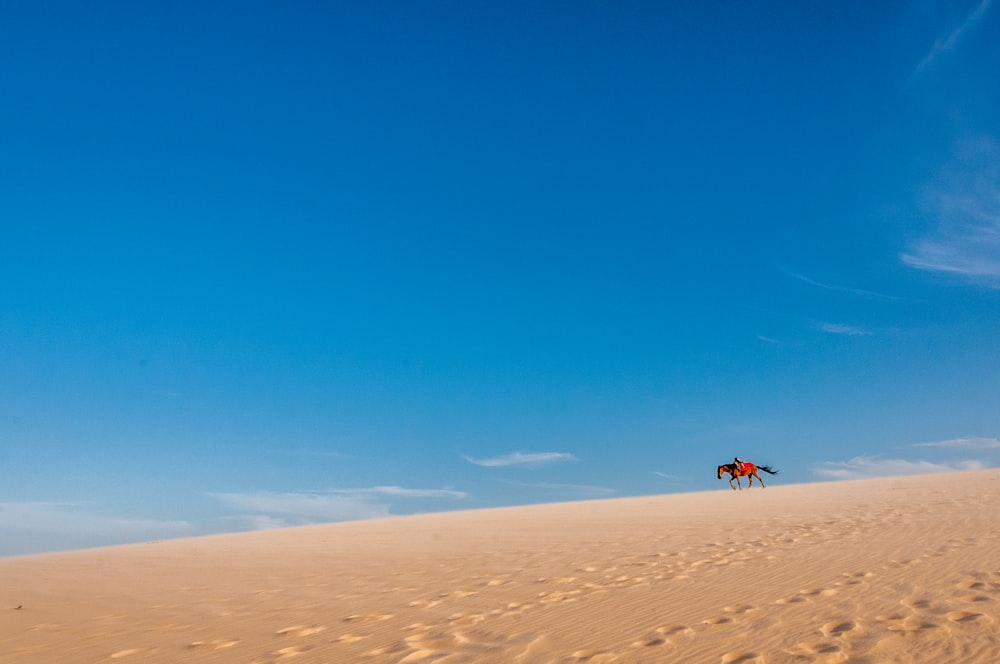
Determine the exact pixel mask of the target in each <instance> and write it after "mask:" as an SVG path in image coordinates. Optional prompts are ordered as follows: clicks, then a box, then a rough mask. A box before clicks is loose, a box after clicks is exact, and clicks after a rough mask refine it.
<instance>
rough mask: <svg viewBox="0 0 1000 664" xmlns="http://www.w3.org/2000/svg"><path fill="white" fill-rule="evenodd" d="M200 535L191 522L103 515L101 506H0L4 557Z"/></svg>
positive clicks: (86, 504) (35, 503) (85, 504)
mask: <svg viewBox="0 0 1000 664" xmlns="http://www.w3.org/2000/svg"><path fill="white" fill-rule="evenodd" d="M197 534H200V533H199V530H198V528H197V527H196V526H195V525H194V524H192V523H189V522H187V521H157V520H154V519H131V518H124V517H118V516H113V515H108V514H102V513H101V511H100V507H99V506H98V505H94V504H90V503H68V502H4V503H0V555H15V554H22V553H34V552H38V551H45V550H54V549H75V548H83V547H91V546H107V545H111V544H124V543H127V542H141V541H147V540H156V539H166V538H172V537H186V536H192V535H197Z"/></svg>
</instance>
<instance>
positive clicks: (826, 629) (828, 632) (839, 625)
mask: <svg viewBox="0 0 1000 664" xmlns="http://www.w3.org/2000/svg"><path fill="white" fill-rule="evenodd" d="M856 629H858V625H857V623H855V622H851V621H850V620H843V621H834V622H828V623H827V624H825V625H823V627H821V628H820V631H821V632H822V633H823V634H824V635H825V636H830V637H836V636H845V635H847V634H849V633H850V632H853V631H854V630H856Z"/></svg>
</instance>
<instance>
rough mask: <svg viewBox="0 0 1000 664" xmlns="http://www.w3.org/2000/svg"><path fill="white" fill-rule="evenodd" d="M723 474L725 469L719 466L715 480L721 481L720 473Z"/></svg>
mask: <svg viewBox="0 0 1000 664" xmlns="http://www.w3.org/2000/svg"><path fill="white" fill-rule="evenodd" d="M724 472H726V467H725V466H719V471H718V473H717V474H716V476H715V479H717V480H721V479H722V473H724Z"/></svg>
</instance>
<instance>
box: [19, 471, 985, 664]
mask: <svg viewBox="0 0 1000 664" xmlns="http://www.w3.org/2000/svg"><path fill="white" fill-rule="evenodd" d="M15 607H20V608H15ZM998 657H1000V471H997V470H989V471H976V472H968V473H955V474H949V475H928V476H920V477H905V478H885V479H876V480H862V481H852V482H838V483H829V484H810V485H796V486H779V485H777V484H776V483H775V484H773V485H771V486H769V487H768V488H767V489H764V490H761V489H755V490H753V491H746V490H744V491H743V492H732V491H729V490H728V489H723V488H720V489H719V490H718V491H714V492H706V493H695V494H682V495H668V496H654V497H643V498H628V499H619V500H604V501H593V502H581V503H571V504H561V505H545V506H535V507H520V508H511V509H497V510H483V511H477V512H464V513H450V514H439V515H425V516H417V517H406V518H396V519H385V520H379V521H366V522H358V523H344V524H334V525H326V526H316V527H309V528H298V529H293V530H282V531H268V532H258V533H248V534H241V535H228V536H219V537H208V538H200V539H194V540H177V541H169V542H159V543H149V544H142V545H134V546H126V547H115V548H108V549H95V550H89V551H80V552H73V553H60V554H50V555H39V556H29V557H21V558H8V559H2V560H0V662H3V663H7V662H16V663H17V664H28V663H32V664H34V663H39V664H41V663H44V664H53V663H57V662H72V663H74V664H80V663H89V662H125V663H132V662H170V663H174V662H241V663H247V664H250V663H254V664H265V663H272V662H273V663H279V662H290V663H297V662H302V663H303V664H304V663H306V662H394V663H407V664H409V663H411V662H420V663H429V662H435V663H438V664H445V663H448V664H451V663H456V662H525V663H530V662H542V663H546V662H560V663H561V662H591V663H594V664H596V663H598V662H713V663H719V662H722V663H736V662H740V663H750V662H858V663H860V662H994V661H997V658H998Z"/></svg>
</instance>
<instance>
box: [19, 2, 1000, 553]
mask: <svg viewBox="0 0 1000 664" xmlns="http://www.w3.org/2000/svg"><path fill="white" fill-rule="evenodd" d="M0 65H2V66H0V91H2V101H0V121H2V126H3V131H2V133H0V225H2V236H0V554H2V555H9V554H15V553H25V552H34V551H42V550H51V549H62V548H73V547H80V546H91V545H100V544H108V543H117V542H128V541H142V540H149V539H157V538H165V537H175V536H187V535H198V534H203V533H214V532H228V531H237V530H246V529H253V528H263V527H273V526H282V525H296V524H304V523H315V522H324V521H334V520H343V519H355V518H369V517H376V516H384V515H389V514H409V513H415V512H422V511H437V510H453V509H476V508H482V507H490V506H499V505H520V504H529V503H538V502H551V501H564V500H579V499H586V498H604V497H616V496H632V495H642V494H655V493H664V492H681V491H700V490H720V491H721V490H728V489H727V488H726V487H725V485H724V484H723V483H720V482H718V481H717V480H716V479H715V466H716V465H717V464H720V463H724V462H726V461H728V460H731V459H732V457H733V456H734V455H739V456H741V457H742V458H745V459H749V460H752V461H756V462H758V463H767V464H771V465H774V466H777V467H778V468H780V470H781V474H780V475H779V476H778V477H776V478H773V479H772V478H770V477H768V479H769V480H771V481H773V482H775V483H791V482H811V481H822V480H830V479H841V478H848V477H864V476H873V475H885V474H897V473H912V472H933V471H940V470H949V469H960V468H980V467H990V466H995V465H998V464H1000V2H995V1H993V0H972V1H965V2H960V1H956V2H929V1H927V0H913V1H907V2H902V1H901V2H877V3H871V2H840V1H836V2H835V1H822V0H820V1H817V2H799V1H788V2H770V3H746V2H716V3H711V2H589V1H580V2H534V1H532V2H494V3H489V2H457V1H456V2H450V1H447V0H446V1H441V2H423V1H406V2H403V1H400V2H379V1H373V2H360V3H346V2H344V3H339V2H293V3H279V2H264V1H251V2H231V3H225V2H197V3H195V2H191V3H186V2H98V3H79V2H59V1H52V2H37V1H34V0H31V1H27V0H25V1H20V0H14V1H9V2H4V3H2V5H0ZM928 481H929V482H930V481H932V480H931V479H930V478H929V479H928Z"/></svg>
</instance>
